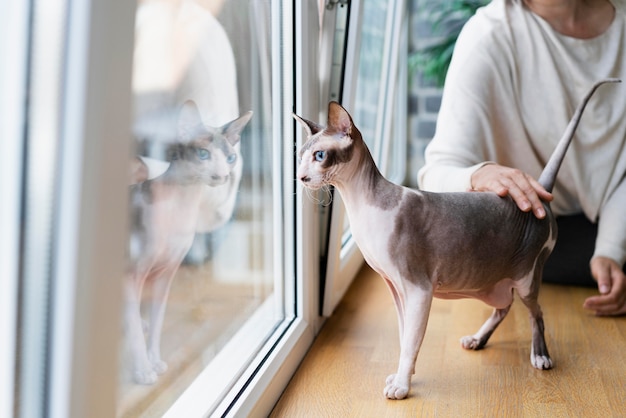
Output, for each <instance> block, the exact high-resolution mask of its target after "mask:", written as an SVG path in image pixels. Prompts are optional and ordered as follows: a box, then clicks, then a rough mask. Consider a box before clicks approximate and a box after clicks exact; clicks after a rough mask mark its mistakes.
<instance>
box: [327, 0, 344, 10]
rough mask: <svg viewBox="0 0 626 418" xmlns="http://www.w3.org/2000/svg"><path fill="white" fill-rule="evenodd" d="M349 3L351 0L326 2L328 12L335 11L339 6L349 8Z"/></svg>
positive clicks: (330, 0) (329, 0) (328, 0)
mask: <svg viewBox="0 0 626 418" xmlns="http://www.w3.org/2000/svg"><path fill="white" fill-rule="evenodd" d="M349 2H350V0H326V8H327V9H328V10H333V9H334V8H335V5H337V4H339V5H341V6H347V5H348V3H349Z"/></svg>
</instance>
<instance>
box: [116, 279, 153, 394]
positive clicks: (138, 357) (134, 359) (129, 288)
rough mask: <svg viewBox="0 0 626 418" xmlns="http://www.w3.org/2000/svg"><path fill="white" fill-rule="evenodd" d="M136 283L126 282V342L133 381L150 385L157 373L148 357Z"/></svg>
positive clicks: (138, 290)
mask: <svg viewBox="0 0 626 418" xmlns="http://www.w3.org/2000/svg"><path fill="white" fill-rule="evenodd" d="M136 284H137V283H135V282H133V279H132V278H131V279H129V282H127V285H126V306H125V308H124V325H125V330H126V344H127V346H128V350H129V353H130V372H131V374H132V379H133V381H134V382H135V383H138V384H140V385H152V384H154V383H155V382H156V381H157V374H156V373H155V372H154V370H153V369H152V365H151V364H150V360H149V359H148V354H147V348H146V340H145V338H144V333H143V321H142V319H141V311H140V287H137V286H136Z"/></svg>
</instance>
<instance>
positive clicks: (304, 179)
mask: <svg viewBox="0 0 626 418" xmlns="http://www.w3.org/2000/svg"><path fill="white" fill-rule="evenodd" d="M300 181H301V182H302V183H308V182H310V181H311V178H310V177H309V176H307V175H304V176H300Z"/></svg>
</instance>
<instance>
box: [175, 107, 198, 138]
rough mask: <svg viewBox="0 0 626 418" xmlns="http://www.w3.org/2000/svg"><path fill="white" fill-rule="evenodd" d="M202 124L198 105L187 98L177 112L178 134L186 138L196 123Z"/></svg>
mask: <svg viewBox="0 0 626 418" xmlns="http://www.w3.org/2000/svg"><path fill="white" fill-rule="evenodd" d="M201 124H202V117H201V116H200V111H199V110H198V106H196V103H195V102H194V101H193V100H187V101H186V102H185V103H184V104H183V106H182V107H181V108H180V111H179V113H178V134H179V135H180V136H181V137H183V138H186V137H188V136H190V133H191V132H192V130H193V129H194V128H196V127H197V126H198V125H201Z"/></svg>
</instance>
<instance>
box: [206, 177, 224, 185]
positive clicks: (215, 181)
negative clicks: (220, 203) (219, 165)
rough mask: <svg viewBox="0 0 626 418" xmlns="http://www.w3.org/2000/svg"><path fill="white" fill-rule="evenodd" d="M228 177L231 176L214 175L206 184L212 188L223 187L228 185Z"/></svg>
mask: <svg viewBox="0 0 626 418" xmlns="http://www.w3.org/2000/svg"><path fill="white" fill-rule="evenodd" d="M228 177H229V176H216V175H213V176H210V177H209V178H208V179H207V181H206V183H207V184H208V185H209V186H212V187H216V186H221V185H222V184H226V182H227V181H228Z"/></svg>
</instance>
